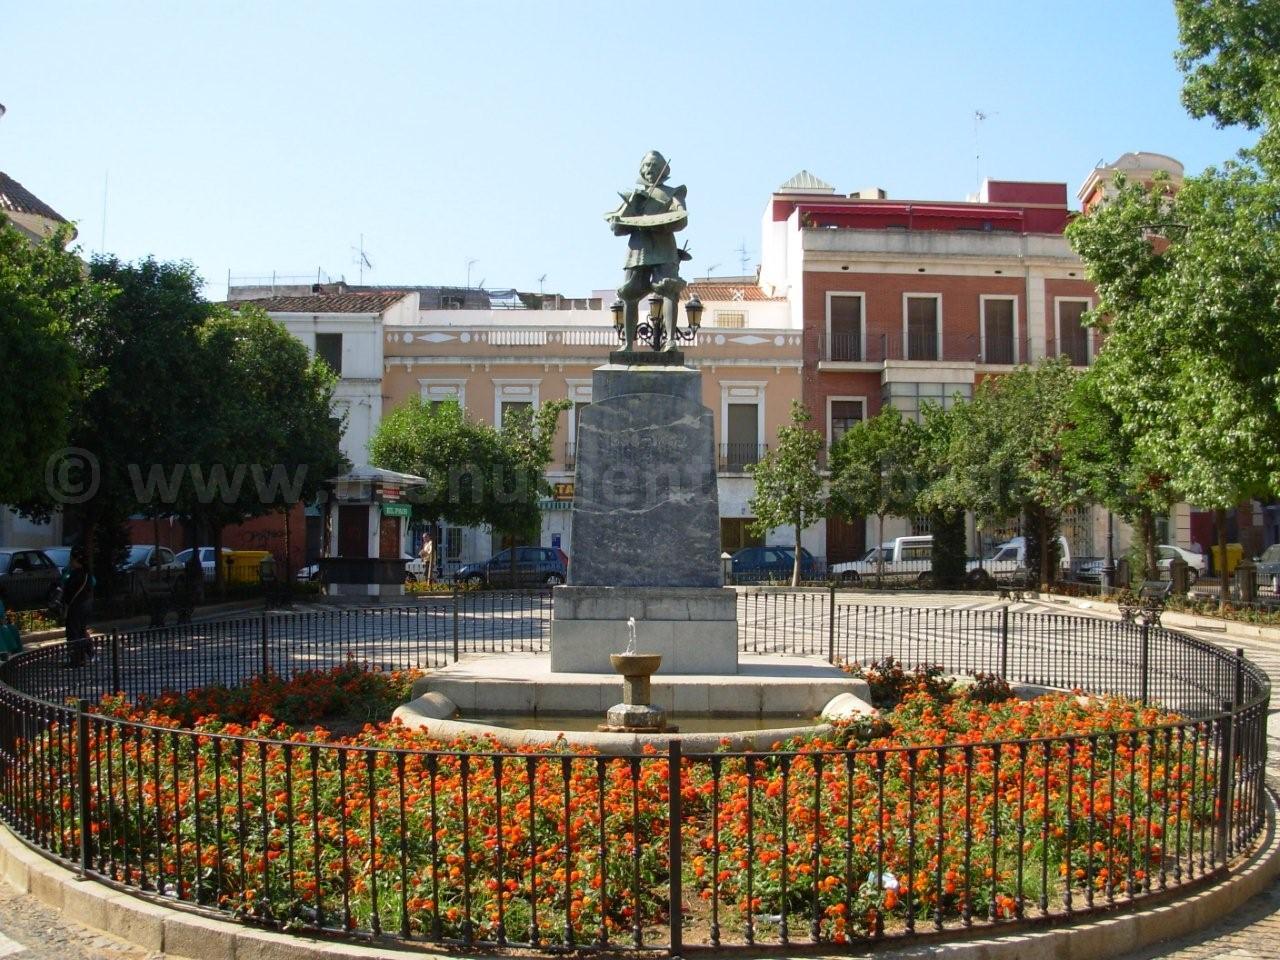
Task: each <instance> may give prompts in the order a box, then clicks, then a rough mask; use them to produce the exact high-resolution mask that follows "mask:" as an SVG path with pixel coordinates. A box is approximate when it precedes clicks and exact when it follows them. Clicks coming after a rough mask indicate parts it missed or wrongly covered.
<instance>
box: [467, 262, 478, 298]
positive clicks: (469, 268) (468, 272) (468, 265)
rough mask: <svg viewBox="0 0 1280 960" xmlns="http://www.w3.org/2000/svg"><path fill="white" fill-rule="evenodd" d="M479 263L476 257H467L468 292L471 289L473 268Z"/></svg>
mask: <svg viewBox="0 0 1280 960" xmlns="http://www.w3.org/2000/svg"><path fill="white" fill-rule="evenodd" d="M479 262H480V261H479V260H477V259H476V258H475V257H467V289H468V290H470V289H471V268H472V267H474V266H475V265H476V264H477V263H479Z"/></svg>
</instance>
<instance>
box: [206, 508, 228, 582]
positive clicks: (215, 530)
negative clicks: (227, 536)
mask: <svg viewBox="0 0 1280 960" xmlns="http://www.w3.org/2000/svg"><path fill="white" fill-rule="evenodd" d="M209 532H210V533H211V534H213V536H211V537H210V538H209V539H210V540H212V541H213V585H214V586H213V589H214V592H215V593H216V594H217V595H218V596H220V597H221V596H225V594H226V589H227V581H226V569H225V568H224V566H223V561H222V524H220V523H215V524H213V526H212V527H211V528H210V531H209Z"/></svg>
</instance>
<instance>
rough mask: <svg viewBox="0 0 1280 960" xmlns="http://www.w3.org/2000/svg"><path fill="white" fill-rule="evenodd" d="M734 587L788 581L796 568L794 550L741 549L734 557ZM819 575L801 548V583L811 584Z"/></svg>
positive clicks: (813, 562) (786, 548) (783, 548)
mask: <svg viewBox="0 0 1280 960" xmlns="http://www.w3.org/2000/svg"><path fill="white" fill-rule="evenodd" d="M731 559H732V565H733V579H734V582H735V583H751V582H759V581H765V580H790V579H791V574H792V572H793V571H794V570H795V565H796V548H795V547H778V546H770V547H743V548H742V549H741V550H739V551H738V552H737V553H735V554H734V555H733V557H732V558H731ZM820 575H821V571H819V569H818V561H817V560H815V559H814V558H813V554H811V553H810V552H809V551H808V550H806V549H805V548H804V547H801V548H800V579H802V580H814V579H817V577H819V576H820Z"/></svg>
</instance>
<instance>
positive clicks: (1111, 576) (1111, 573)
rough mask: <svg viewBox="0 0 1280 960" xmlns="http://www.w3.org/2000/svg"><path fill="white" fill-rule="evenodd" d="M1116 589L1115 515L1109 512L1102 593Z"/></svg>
mask: <svg viewBox="0 0 1280 960" xmlns="http://www.w3.org/2000/svg"><path fill="white" fill-rule="evenodd" d="M1115 588H1116V555H1115V514H1113V513H1112V512H1111V511H1110V510H1108V511H1107V558H1106V560H1104V561H1103V563H1102V592H1103V593H1111V592H1112V591H1114V590H1115Z"/></svg>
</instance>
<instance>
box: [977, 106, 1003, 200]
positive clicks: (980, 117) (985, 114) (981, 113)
mask: <svg viewBox="0 0 1280 960" xmlns="http://www.w3.org/2000/svg"><path fill="white" fill-rule="evenodd" d="M998 116H999V114H998V113H997V112H996V111H994V110H992V111H986V110H974V111H973V178H974V181H975V184H974V192H975V193H977V194H979V195H981V193H982V122H983V121H984V120H986V119H987V118H989V117H998Z"/></svg>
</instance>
